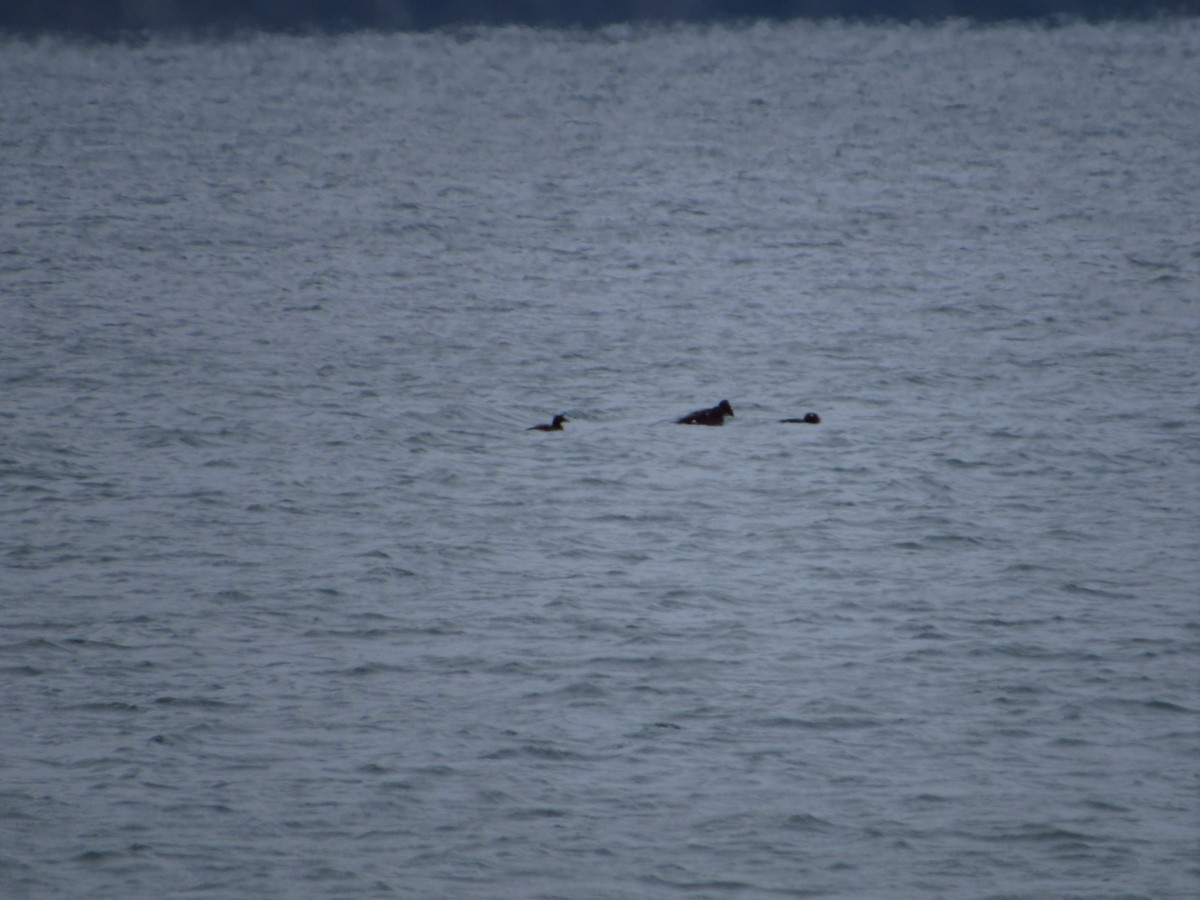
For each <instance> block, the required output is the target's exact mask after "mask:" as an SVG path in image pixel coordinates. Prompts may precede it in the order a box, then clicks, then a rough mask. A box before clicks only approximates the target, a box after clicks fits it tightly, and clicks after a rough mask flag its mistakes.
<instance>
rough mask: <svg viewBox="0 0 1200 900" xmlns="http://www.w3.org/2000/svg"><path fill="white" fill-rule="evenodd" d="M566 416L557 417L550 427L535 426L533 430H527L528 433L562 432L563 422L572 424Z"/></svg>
mask: <svg viewBox="0 0 1200 900" xmlns="http://www.w3.org/2000/svg"><path fill="white" fill-rule="evenodd" d="M570 421H571V420H570V419H568V418H567V417H566V416H555V417H554V421H553V422H551V423H550V424H549V425H534V426H533V427H532V428H526V429H525V430H526V431H562V430H563V422H570Z"/></svg>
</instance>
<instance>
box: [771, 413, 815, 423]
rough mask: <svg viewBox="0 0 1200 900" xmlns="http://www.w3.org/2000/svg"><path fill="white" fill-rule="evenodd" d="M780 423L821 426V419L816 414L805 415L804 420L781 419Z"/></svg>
mask: <svg viewBox="0 0 1200 900" xmlns="http://www.w3.org/2000/svg"><path fill="white" fill-rule="evenodd" d="M779 421H780V422H794V423H795V424H797V425H820V424H821V417H820V416H818V415H817V414H816V413H805V414H804V418H803V419H780V420H779Z"/></svg>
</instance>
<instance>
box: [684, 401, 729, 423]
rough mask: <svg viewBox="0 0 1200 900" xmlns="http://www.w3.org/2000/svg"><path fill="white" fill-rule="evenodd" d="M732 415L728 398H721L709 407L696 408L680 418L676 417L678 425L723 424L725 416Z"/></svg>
mask: <svg viewBox="0 0 1200 900" xmlns="http://www.w3.org/2000/svg"><path fill="white" fill-rule="evenodd" d="M732 415H733V407H732V406H730V405H729V401H728V400H722V401H721V402H720V403H718V404H717V405H716V406H714V407H712V408H711V409H698V410H696V411H695V412H690V413H688V414H687V415H686V416H684V417H683V418H682V419H677V420H676V423H677V424H679V425H724V424H725V417H726V416H732Z"/></svg>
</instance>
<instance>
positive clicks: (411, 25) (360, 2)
mask: <svg viewBox="0 0 1200 900" xmlns="http://www.w3.org/2000/svg"><path fill="white" fill-rule="evenodd" d="M1170 15H1187V16H1194V15H1200V0H1162V2H1156V0H615V2H614V0H144V2H141V3H128V2H125V0H91V2H81V0H9V2H8V3H4V4H0V31H6V32H10V33H11V32H19V33H38V32H42V33H46V32H49V33H54V32H59V33H74V34H95V35H106V34H107V35H111V34H120V33H128V32H154V31H168V32H172V31H173V32H191V31H199V32H217V33H222V32H226V33H227V32H231V31H239V30H263V31H276V32H288V31H293V32H311V31H318V32H340V31H355V30H362V29H377V30H384V31H429V30H433V29H438V28H447V27H454V26H471V25H530V26H554V27H583V28H596V27H601V26H605V25H612V24H616V23H622V22H628V23H635V22H642V23H668V22H692V23H703V22H737V21H747V20H754V19H767V20H776V21H783V20H788V19H830V18H840V19H862V20H869V21H878V20H884V21H889V20H890V21H903V22H920V21H938V20H942V19H951V18H960V19H968V20H973V21H979V22H1001V21H1015V20H1027V21H1028V20H1042V21H1048V22H1061V21H1072V20H1088V21H1097V20H1105V19H1147V18H1154V17H1158V16H1170Z"/></svg>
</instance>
